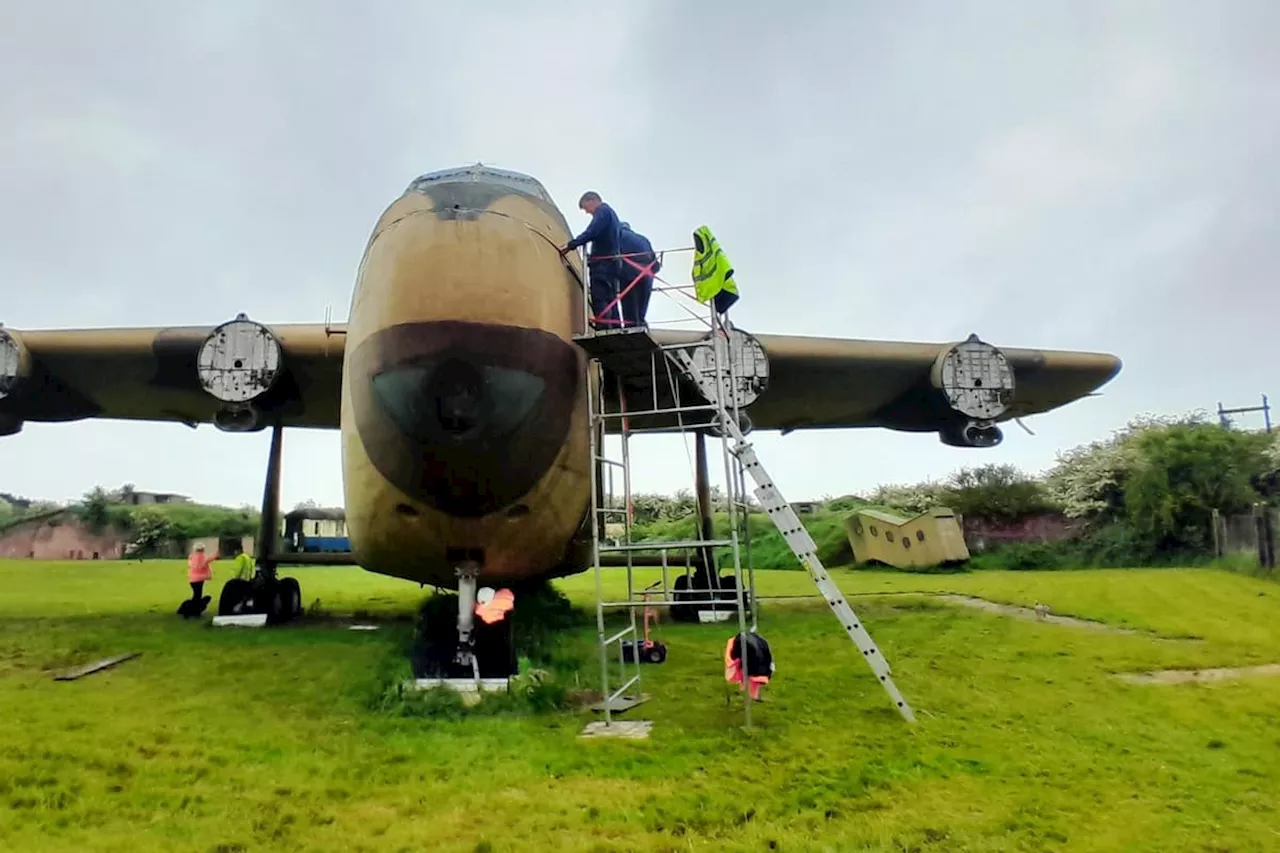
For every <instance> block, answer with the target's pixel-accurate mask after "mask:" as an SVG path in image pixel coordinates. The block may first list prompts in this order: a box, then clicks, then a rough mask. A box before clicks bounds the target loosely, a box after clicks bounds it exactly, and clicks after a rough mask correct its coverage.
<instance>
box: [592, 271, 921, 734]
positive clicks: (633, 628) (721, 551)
mask: <svg viewBox="0 0 1280 853" xmlns="http://www.w3.org/2000/svg"><path fill="white" fill-rule="evenodd" d="M672 251H688V250H672ZM663 254H665V253H663ZM662 256H663V255H662V254H659V255H658V256H657V257H658V258H661V257H662ZM620 257H621V258H622V260H623V262H624V263H625V264H626V265H629V266H630V267H632V268H634V270H635V271H637V273H638V274H637V275H636V276H635V278H634V279H633V280H632V281H631V282H630V283H629V284H624V285H623V294H625V293H626V291H627V290H629V289H631V288H634V287H636V286H638V284H639V281H640V278H641V276H643V275H644V274H645V272H647V271H650V270H651V268H652V264H650V270H646V269H645V267H644V266H643V265H642V264H640V263H638V262H637V261H636V260H634V259H633V258H630V257H626V256H620ZM584 260H585V259H584ZM582 269H583V285H584V294H590V292H591V289H590V286H591V282H590V272H589V268H588V265H587V264H586V263H584V264H583V267H582ZM689 289H690V288H689V287H688V286H685V287H680V286H674V287H673V286H665V287H662V288H658V287H655V288H654V290H655V292H659V291H661V292H663V293H664V294H665V295H675V296H676V297H679V296H680V295H681V293H682V291H687V290H689ZM623 294H619V295H618V296H617V297H616V298H614V300H613V301H612V302H611V303H610V304H609V306H608V307H607V308H606V309H604V310H603V311H602V312H601V314H602V315H606V314H608V315H611V317H612V318H613V321H614V322H616V323H617V325H618V328H608V329H600V328H598V327H597V323H600V322H601V320H602V319H603V321H604V322H605V323H608V322H610V318H608V317H606V318H601V317H593V316H592V312H591V300H590V299H589V298H584V300H583V302H584V315H585V317H584V319H585V324H584V332H583V333H582V334H578V335H575V336H574V341H575V342H576V343H577V344H578V345H579V346H580V347H582V349H583V350H584V351H585V353H586V354H587V357H588V358H587V376H586V381H587V389H588V394H587V397H588V413H589V429H590V446H591V463H592V464H591V495H592V498H591V503H592V506H591V530H592V565H593V567H594V571H595V586H596V628H597V633H598V642H599V648H598V653H599V659H600V686H601V701H600V702H599V703H598V704H597V705H596V706H595V708H596V709H597V710H602V711H603V712H604V715H605V723H606V726H607V725H610V724H612V722H613V717H614V715H615V714H619V713H623V712H625V711H627V710H629V709H631V708H634V707H635V706H637V705H639V704H641V703H642V702H644V701H646V700H647V698H648V696H647V695H646V694H644V693H643V692H641V690H640V682H641V667H642V658H643V656H644V655H645V654H646V653H647V652H648V651H649V650H650V649H649V647H647V646H645V645H644V643H643V642H642V639H641V633H640V629H639V626H638V625H637V619H636V611H637V609H643V608H646V607H666V608H669V609H670V610H671V612H675V610H676V608H682V610H683V612H684V614H685V616H686V618H690V617H691V616H692V614H696V618H697V619H698V621H712V622H719V621H722V620H724V619H725V617H728V618H732V617H733V616H734V615H736V622H737V629H738V635H739V639H740V645H739V648H740V650H741V656H742V667H741V668H742V684H741V686H742V690H741V693H742V700H743V714H744V717H745V725H746V726H747V727H748V728H749V727H750V726H751V703H752V699H751V698H750V691H749V682H750V678H749V674H748V672H747V656H748V652H747V650H748V635H749V634H750V633H755V632H756V631H757V628H758V623H759V603H758V600H757V597H756V587H755V572H754V570H753V567H752V565H751V561H750V551H749V548H750V540H751V535H750V527H749V521H750V514H751V510H752V501H751V500H750V498H749V497H748V494H747V486H746V482H747V478H748V477H750V478H751V479H752V480H753V481H754V482H755V484H756V488H755V489H754V494H755V496H756V498H757V499H758V501H759V505H760V508H761V509H763V510H764V511H765V512H767V514H768V516H769V518H770V520H771V521H772V522H773V523H774V524H775V526H776V527H777V528H778V530H779V532H780V533H781V534H782V535H783V538H784V539H785V540H786V542H787V544H788V545H789V546H790V548H791V550H792V551H793V552H794V553H795V555H796V557H797V558H798V559H799V561H800V563H801V564H802V565H803V566H804V567H805V568H806V569H807V570H808V572H809V574H810V577H811V578H812V579H813V581H814V583H815V584H816V585H817V587H818V590H819V592H821V594H822V595H823V597H824V598H825V599H826V601H827V603H828V604H829V605H830V606H831V608H832V610H833V611H834V612H835V613H836V615H837V617H838V618H839V619H840V622H841V624H842V627H843V628H844V630H845V631H846V633H848V634H849V637H850V639H851V640H853V642H854V645H855V646H856V647H857V648H858V649H859V651H860V652H861V653H862V655H863V657H864V659H866V661H867V663H868V664H869V665H870V667H871V669H872V671H873V672H875V674H876V675H877V677H878V679H879V681H880V683H881V685H882V686H883V687H884V689H885V690H886V691H887V692H888V693H889V695H890V697H891V699H892V700H893V701H894V703H895V705H896V707H897V709H898V711H899V712H900V713H901V714H902V715H903V717H904V718H906V719H907V720H908V721H913V720H914V716H913V714H912V711H911V708H910V706H908V705H907V703H906V701H905V700H904V699H903V698H902V696H901V694H899V692H898V690H897V688H896V687H895V686H894V684H893V681H892V678H891V674H890V669H889V665H888V662H887V661H885V659H884V657H883V655H881V654H880V651H879V649H878V648H877V647H876V645H875V643H874V641H873V640H872V639H871V637H870V635H869V634H867V632H866V630H865V629H864V628H863V627H862V625H861V623H860V620H859V619H858V618H857V617H856V616H855V615H854V613H853V611H852V610H851V609H850V608H849V605H848V602H847V601H846V600H845V598H844V595H843V593H841V592H840V591H839V589H838V588H837V587H836V586H835V584H834V582H833V581H832V580H831V579H830V577H829V575H828V574H827V572H826V569H825V568H824V567H823V566H822V563H821V562H820V561H819V560H818V557H817V546H816V544H814V542H813V540H812V538H811V537H810V536H809V534H808V532H807V531H806V530H805V529H804V525H803V524H802V523H801V522H800V520H799V518H798V517H797V516H796V514H795V512H794V511H793V510H792V508H791V506H790V505H789V504H788V503H787V502H786V501H785V500H784V499H783V498H782V495H781V494H780V493H779V492H778V490H777V488H776V486H775V485H774V484H773V482H772V480H771V478H770V477H769V475H768V473H767V472H766V471H765V470H764V468H763V466H762V465H761V464H760V462H759V460H758V458H757V457H756V455H755V451H754V449H753V448H752V446H751V444H749V443H748V442H747V441H746V434H747V433H748V432H750V430H751V424H750V420H749V418H748V416H747V414H746V411H745V410H746V408H747V407H748V406H750V405H751V403H752V402H754V401H755V400H756V399H757V398H758V397H759V396H760V394H761V393H763V391H764V390H765V388H766V387H767V384H768V377H769V362H768V356H767V354H766V353H765V351H764V348H763V347H762V346H761V345H760V343H759V342H758V341H757V340H756V339H755V338H753V337H752V336H751V335H749V334H747V333H746V332H744V331H742V330H740V329H737V328H734V327H733V326H732V325H731V324H730V323H728V321H727V320H726V319H725V318H724V317H723V316H722V315H721V314H720V313H719V312H718V311H717V310H716V308H715V306H714V305H704V304H702V303H699V302H697V301H696V300H691V301H693V302H694V305H695V306H696V308H693V309H690V308H689V307H686V306H683V305H682V307H684V310H685V312H686V313H687V314H688V315H690V317H691V318H692V319H693V320H694V322H696V323H698V325H699V326H700V333H698V332H695V334H693V335H689V334H678V335H670V334H665V335H659V336H655V335H653V334H652V333H651V332H650V330H649V329H648V327H647V326H635V325H628V323H629V322H630V318H626V317H625V316H624V312H623V308H622V306H623ZM593 321H595V322H593ZM660 338H676V339H678V342H676V343H660V342H659V340H660ZM628 403H631V404H632V405H631V406H630V408H629V407H628ZM673 430H675V431H677V432H679V433H680V434H681V435H682V436H685V435H687V433H689V432H693V433H694V435H695V440H696V443H697V445H696V446H697V473H696V480H697V483H696V489H695V494H696V495H697V499H698V518H699V520H698V524H697V527H696V529H695V534H694V536H693V538H691V539H682V540H672V541H658V542H655V541H643V542H636V541H633V539H632V492H631V450H630V441H631V439H632V437H633V436H635V435H637V434H641V433H644V432H666V433H670V432H672V431H673ZM610 433H614V434H616V436H617V437H618V439H619V441H620V445H621V453H620V457H619V458H610V457H609V456H607V455H606V453H605V438H606V436H607V435H609V434H610ZM708 436H709V437H711V438H714V439H719V444H720V449H721V457H722V460H723V466H724V482H725V493H724V503H723V506H724V509H725V511H726V514H727V516H728V525H727V530H728V533H727V536H725V537H721V538H717V537H716V536H715V535H714V533H715V530H714V524H713V520H712V519H713V513H712V507H711V505H710V487H709V482H708V465H707V450H706V439H707V437H708ZM619 475H620V479H621V481H622V494H621V495H620V496H619V495H617V493H616V491H615V488H614V486H615V485H616V482H617V479H618V478H619ZM618 517H621V519H622V535H621V537H610V536H609V535H608V532H609V524H608V523H609V521H610V520H611V519H614V518H618ZM744 550H745V551H746V554H745V557H746V559H744V553H743V552H744ZM673 555H674V556H678V557H679V558H681V559H680V560H679V561H677V562H675V563H673V562H672V559H671V558H672V557H673ZM606 558H611V559H608V560H607V562H608V563H609V564H610V565H611V566H617V567H620V568H624V569H625V575H626V593H625V596H624V597H622V598H620V599H619V598H617V597H616V596H613V597H612V598H613V600H610V599H611V596H610V595H608V594H607V590H606V585H605V581H604V578H603V570H604V568H605V564H606ZM637 558H643V562H644V563H645V564H646V565H653V564H654V563H655V562H656V563H657V565H659V566H661V569H662V577H661V581H660V584H661V595H660V598H658V599H656V600H654V599H653V598H652V595H653V590H652V588H650V589H647V590H642V591H641V592H640V595H639V596H637V589H636V583H635V569H636V568H637V562H636V561H637ZM722 561H723V563H724V564H725V565H724V567H725V568H730V567H731V568H732V575H731V576H729V577H724V578H722V577H721V576H720V564H721V562H722ZM673 567H679V568H680V571H681V573H680V574H679V575H678V576H677V578H676V580H675V583H674V584H673V583H672V582H671V576H670V570H671V569H672V568H673ZM616 610H623V611H625V619H624V622H625V624H624V626H623V627H622V628H621V629H620V630H617V631H615V632H614V633H612V634H606V627H605V616H606V613H607V612H610V611H616Z"/></svg>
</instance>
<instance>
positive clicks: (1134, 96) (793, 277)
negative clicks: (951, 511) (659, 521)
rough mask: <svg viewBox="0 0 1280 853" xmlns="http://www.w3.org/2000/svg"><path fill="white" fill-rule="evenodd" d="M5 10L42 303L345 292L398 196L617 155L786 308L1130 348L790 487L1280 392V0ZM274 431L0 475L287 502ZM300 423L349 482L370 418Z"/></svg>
mask: <svg viewBox="0 0 1280 853" xmlns="http://www.w3.org/2000/svg"><path fill="white" fill-rule="evenodd" d="M481 5H483V7H484V9H485V11H481V10H479V9H477V8H476V7H477V6H481ZM180 7H181V8H180ZM411 10H416V11H411ZM0 20H3V25H0V79H3V80H4V81H5V83H4V85H3V86H2V87H0V321H2V322H4V323H5V324H7V325H10V326H13V327H16V328H56V327H60V326H112V325H152V324H155V325H167V324H189V323H201V324H214V323H218V322H220V321H222V320H225V319H229V318H231V317H232V316H234V315H235V314H236V313H237V312H239V311H246V312H248V313H249V315H250V316H251V317H254V318H255V319H259V320H264V321H276V322H286V321H293V322H319V321H322V320H323V319H324V316H325V310H326V308H327V307H332V309H333V312H334V317H335V319H338V320H343V319H345V317H346V314H347V308H348V304H349V301H350V292H351V287H352V283H353V278H354V275H355V271H356V267H357V264H358V263H359V260H360V255H361V252H362V251H363V248H364V244H365V241H366V240H367V238H368V236H369V231H370V229H371V227H372V225H373V223H374V221H375V220H376V218H377V217H378V215H379V214H380V213H381V211H382V210H383V209H384V207H385V206H386V205H387V204H388V203H389V202H390V201H391V200H392V199H393V198H395V196H396V195H398V194H399V193H400V192H401V191H402V190H403V189H404V187H405V185H406V184H407V183H408V182H409V181H410V180H411V179H412V178H413V177H414V176H416V175H418V174H420V173H422V172H426V171H431V170H435V169H439V168H443V167H449V166H456V165H464V164H468V163H472V162H475V161H483V162H485V163H490V164H493V165H496V166H501V167H506V168H511V169H516V170H519V171H523V172H527V173H529V174H532V175H534V176H535V177H537V178H539V179H540V180H541V181H543V183H544V184H545V185H546V186H547V188H548V189H549V190H550V192H551V194H552V196H553V197H554V198H555V199H556V201H557V202H558V204H559V205H560V207H561V208H562V209H563V210H564V211H565V214H566V216H567V217H568V219H569V222H570V224H571V225H572V226H573V227H574V228H575V229H580V228H581V227H583V226H584V225H585V224H586V217H585V216H583V215H582V214H581V213H580V212H578V211H577V210H576V209H575V206H574V205H575V202H576V199H577V197H578V195H579V194H580V193H581V192H582V191H583V190H585V189H588V188H590V189H597V190H599V191H600V192H601V193H602V194H603V195H604V196H605V198H606V199H607V200H609V201H610V202H611V203H613V204H614V206H615V207H616V208H617V210H618V211H619V213H620V214H621V215H622V216H623V218H625V219H628V220H630V222H631V223H632V224H633V225H634V226H635V227H636V228H637V229H638V230H640V231H642V232H643V233H645V234H647V235H648V236H649V237H650V238H651V240H652V242H653V243H654V245H655V246H657V247H675V246H685V245H688V244H689V234H690V232H691V231H692V229H693V228H694V227H696V226H698V225H700V224H704V223H705V224H707V225H709V226H710V227H711V228H712V230H713V231H714V232H715V233H716V234H717V236H718V237H719V238H720V239H721V241H722V243H723V245H724V247H725V249H726V251H727V252H728V254H729V256H730V257H731V258H732V259H733V261H734V265H735V267H736V269H737V271H738V277H739V282H740V285H739V286H740V288H741V289H742V293H743V301H742V303H741V304H740V305H739V306H738V307H736V308H735V309H734V314H735V321H736V322H737V323H738V324H739V325H740V326H742V327H743V328H746V329H748V330H751V331H758V332H779V333H789V334H805V335H831V336H847V337H860V338H875V339H904V340H926V341H929V340H952V339H960V338H963V337H964V336H966V335H967V334H968V333H969V332H971V331H972V332H977V333H978V334H979V335H981V336H982V337H983V338H984V339H986V340H988V341H990V342H992V343H995V344H997V345H1001V344H1003V345H1008V346H1041V347H1052V348H1064V349H1083V350H1098V351H1104V352H1111V353H1114V354H1116V355H1119V356H1120V357H1121V358H1122V359H1123V360H1124V363H1125V367H1124V370H1123V371H1122V372H1121V374H1120V376H1119V377H1118V378H1117V379H1116V380H1114V381H1113V382H1112V383H1111V384H1110V385H1109V386H1107V387H1106V388H1105V389H1104V391H1105V395H1104V396H1102V397H1098V398H1093V399H1087V400H1083V401H1080V402H1078V403H1076V404H1074V405H1071V406H1069V407H1067V408H1065V409H1063V410H1060V411H1058V412H1054V413H1050V414H1047V415H1041V416H1038V417H1036V418H1032V419H1030V420H1029V421H1028V426H1030V427H1031V428H1032V429H1033V430H1034V431H1035V432H1036V435H1035V436H1031V435H1027V434H1026V433H1025V432H1023V431H1022V430H1020V429H1018V428H1017V427H1016V426H1013V425H1010V427H1009V428H1008V429H1006V439H1005V443H1004V444H1003V445H1002V446H1001V447H999V448H997V449H995V450H989V451H974V450H962V449H957V448H949V447H946V446H943V445H941V444H940V443H939V442H938V440H937V438H936V437H934V436H932V435H910V434H894V433H889V432H884V431H867V430H857V431H840V432H832V433H826V434H817V435H815V434H806V433H799V432H797V433H792V434H790V435H788V436H786V437H780V436H777V435H776V434H771V435H762V436H760V437H759V438H758V440H757V446H758V447H759V449H760V451H761V456H762V460H763V461H764V463H765V465H766V467H768V468H769V469H770V471H771V472H772V473H773V475H774V476H775V478H776V479H777V481H778V483H779V486H780V487H781V488H782V490H783V492H784V494H786V495H787V497H788V498H790V499H792V500H800V499H803V498H808V497H818V496H821V495H823V494H828V493H829V494H840V493H845V492H849V491H856V490H863V489H870V488H872V487H874V486H875V485H876V484H878V483H883V482H908V481H916V480H920V479H925V478H930V477H936V478H941V477H944V476H946V474H947V473H948V472H950V471H952V470H954V469H955V468H957V467H960V466H962V465H968V464H979V463H982V462H990V461H997V462H1012V463H1016V464H1018V465H1021V466H1023V467H1024V468H1026V469H1028V470H1033V471H1034V470H1040V469H1043V468H1045V467H1047V466H1049V465H1051V464H1052V463H1053V461H1054V456H1055V453H1056V452H1057V451H1059V450H1061V449H1066V448H1069V447H1071V446H1074V445H1076V444H1079V443H1082V442H1085V441H1088V440H1091V439H1093V438H1095V437H1101V436H1104V435H1106V434H1107V433H1108V432H1109V431H1110V430H1111V429H1112V428H1115V427H1118V426H1120V425H1122V424H1123V423H1124V422H1125V421H1127V420H1128V419H1129V418H1130V417H1131V416H1132V415H1134V414H1137V413H1140V412H1182V411H1186V410H1190V409H1195V408H1210V409H1211V408H1213V407H1214V406H1215V404H1216V403H1217V401H1219V400H1221V401H1223V402H1224V403H1225V404H1226V405H1228V406H1231V405H1251V404H1253V403H1255V402H1256V401H1258V399H1259V395H1260V394H1262V393H1265V392H1267V391H1276V390H1277V386H1276V385H1275V384H1274V380H1275V377H1276V370H1275V358H1276V356H1275V353H1276V349H1277V347H1276V344H1275V342H1274V337H1275V336H1274V333H1273V331H1272V329H1273V327H1274V325H1275V323H1276V318H1277V316H1280V296H1278V295H1277V292H1278V288H1277V282H1278V278H1277V277H1278V276H1280V216H1278V213H1280V210H1278V204H1280V202H1278V201H1277V200H1278V199H1280V160H1278V159H1277V156H1276V151H1277V150H1278V149H1277V142H1280V139H1277V135H1278V131H1280V86H1278V85H1277V80H1280V76H1278V75H1280V51H1277V49H1276V45H1277V44H1280V3H1275V2H1269V0H1261V2H1243V0H1233V2H1228V3H1223V4H1207V3H1197V2H1160V3H1155V2H1151V3H1143V2H1119V3H1117V2H1105V3H1104V2H1098V3H1090V2H1079V0H1077V2H1071V3H1051V2H1036V3H1020V2H1012V0H1010V2H1002V3H1000V2H982V3H961V2H952V3H947V4H940V3H919V2H907V3H894V4H879V3H866V2H853V0H846V1H845V2H831V3H822V2H806V3H793V4H787V5H786V7H785V9H784V8H783V7H781V6H778V5H777V4H765V3H741V2H737V3H711V2H705V3H699V4H679V5H677V4H676V3H674V2H670V3H650V2H631V3H627V4H605V3H598V2H595V3H556V4H552V3H539V4H525V3H503V2H490V3H485V4H471V3H468V4H461V3H458V4H443V3H425V2H422V3H406V2H389V1H388V2H370V3H366V4H362V6H361V8H359V9H357V8H356V7H355V6H354V5H353V4H350V3H338V2H317V0H307V2H301V0H299V2H286V0H273V2H270V3H267V2H262V3H253V2H244V0H220V2H218V3H206V4H194V3H191V4H175V3H171V2H139V0H121V2H114V3H105V2H93V3H90V2H85V3H67V2H51V0H42V2H39V3H36V2H14V0H0ZM685 257H686V258H687V256H685ZM685 265H686V261H685V260H680V261H678V262H676V263H673V264H672V267H673V269H672V273H673V275H674V274H675V273H676V272H677V271H683V269H682V268H683V267H684V266H685ZM676 268H681V269H680V270H677V269H676ZM686 274H687V273H686ZM1245 420H1246V421H1248V422H1249V423H1251V424H1254V425H1260V424H1261V418H1260V416H1254V417H1252V418H1246V419H1245ZM267 444H268V436H267V435H266V434H265V433H262V434H258V435H251V436H237V435H227V434H222V433H219V432H217V431H216V430H214V429H212V428H211V427H201V428H200V429H199V430H197V431H194V432H193V431H191V430H189V429H187V428H186V427H183V426H181V425H177V424H122V423H108V422H81V423H78V424H61V425H44V424H29V425H28V426H27V427H26V429H25V431H24V432H23V433H21V434H19V435H18V436H15V437H11V438H7V439H0V491H12V492H17V493H20V494H26V495H30V496H34V497H43V498H52V499H68V498H74V497H76V496H78V495H79V494H81V493H82V492H84V491H86V490H87V489H89V488H90V487H92V486H93V485H94V484H95V483H101V484H103V485H106V486H109V487H112V486H117V485H119V484H121V483H124V482H132V483H135V484H136V485H137V486H138V487H139V488H142V489H152V490H159V491H177V492H182V493H186V494H189V495H192V496H194V497H196V498H197V499H200V500H207V501H216V502H224V503H231V504H239V503H244V502H249V503H256V502H257V501H258V500H259V499H260V495H261V488H262V476H263V465H264V463H265V459H266V451H267ZM649 444H650V446H649V448H648V449H647V450H644V451H641V452H639V454H638V455H639V458H640V459H641V460H642V461H643V462H644V463H645V465H644V466H643V467H644V468H645V470H643V471H640V472H638V474H637V488H640V489H658V490H664V491H666V490H674V489H676V488H681V487H687V486H688V485H689V484H690V482H691V480H690V478H691V466H690V463H689V456H688V455H687V454H686V453H685V452H684V451H683V450H681V448H680V445H679V442H672V441H665V443H664V441H663V440H661V439H658V440H650V441H649ZM285 446H286V457H285V494H284V501H285V503H286V505H290V506H291V505H292V504H293V503H295V502H297V501H300V500H303V499H307V498H311V499H315V500H317V501H319V502H321V503H324V504H339V503H340V502H341V499H342V475H341V468H340V455H339V442H338V437H337V434H336V432H332V433H317V432H304V431H297V432H294V433H286V436H285Z"/></svg>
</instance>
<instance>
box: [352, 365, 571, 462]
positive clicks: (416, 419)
mask: <svg viewBox="0 0 1280 853" xmlns="http://www.w3.org/2000/svg"><path fill="white" fill-rule="evenodd" d="M372 384H373V391H374V396H375V398H376V399H377V401H378V404H379V405H380V406H382V408H383V410H384V411H385V412H386V413H387V416H388V417H390V418H391V420H392V422H394V423H395V425H396V426H397V427H398V428H399V429H400V431H401V432H403V433H404V434H405V435H406V436H408V437H409V438H411V439H413V440H415V441H419V442H423V443H431V442H436V441H440V440H444V439H447V440H452V441H459V440H462V441H470V440H478V439H481V438H484V439H492V438H500V437H502V436H505V435H507V434H508V433H511V432H514V431H515V430H516V429H517V428H519V426H520V424H522V423H524V421H525V420H526V419H527V418H528V417H529V415H530V414H531V413H532V412H533V410H534V408H535V407H536V406H537V404H538V401H539V400H541V399H542V396H543V394H545V393H546V382H545V381H543V380H542V379H541V378H539V377H537V376H534V375H533V374H532V373H528V372H526V371H523V370H519V369H516V368H509V367H496V366H493V365H487V366H484V367H476V366H475V365H473V364H471V363H470V362H467V361H463V360H460V359H445V360H443V361H438V362H426V363H418V364H413V365H408V366H405V367H399V368H393V369H391V370H387V371H384V372H382V373H379V374H378V375H376V376H374V377H373V379H372Z"/></svg>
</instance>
